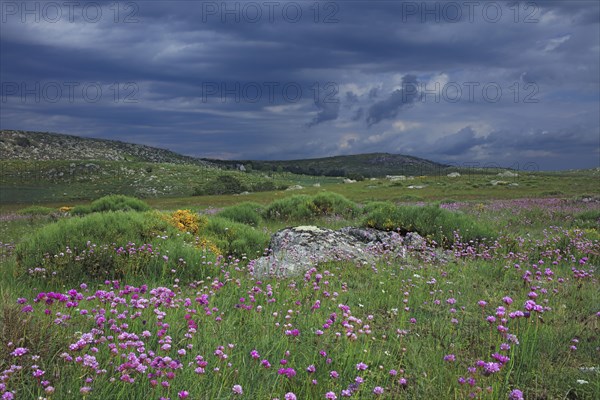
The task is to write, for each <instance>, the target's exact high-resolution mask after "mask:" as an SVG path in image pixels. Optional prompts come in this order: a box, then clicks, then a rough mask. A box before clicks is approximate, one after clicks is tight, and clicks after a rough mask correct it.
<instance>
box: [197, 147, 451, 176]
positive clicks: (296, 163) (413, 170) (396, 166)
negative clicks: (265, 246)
mask: <svg viewBox="0 0 600 400" xmlns="http://www.w3.org/2000/svg"><path fill="white" fill-rule="evenodd" d="M207 161H210V162H212V163H215V164H217V165H222V166H226V167H229V168H236V167H239V166H240V165H244V168H252V169H254V170H260V171H277V170H281V171H287V172H292V173H295V174H305V175H323V176H346V177H348V178H356V177H364V178H370V177H382V176H386V175H432V174H434V173H439V172H440V171H443V170H445V169H446V168H448V167H449V166H448V165H445V164H440V163H436V162H434V161H429V160H426V159H423V158H419V157H412V156H407V155H401V154H389V153H369V154H355V155H347V156H335V157H325V158H314V159H303V160H289V161H254V160H245V161H222V160H209V159H207Z"/></svg>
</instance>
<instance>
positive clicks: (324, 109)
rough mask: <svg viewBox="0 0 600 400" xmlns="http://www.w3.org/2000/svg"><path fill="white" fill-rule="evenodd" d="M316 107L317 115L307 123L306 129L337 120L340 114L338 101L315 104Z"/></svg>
mask: <svg viewBox="0 0 600 400" xmlns="http://www.w3.org/2000/svg"><path fill="white" fill-rule="evenodd" d="M316 106H317V107H318V108H319V110H320V111H319V113H318V114H317V115H316V116H315V117H314V118H313V119H312V121H310V122H309V123H308V125H307V126H308V127H309V128H310V127H313V126H315V125H318V124H320V123H323V122H326V121H332V120H334V119H337V117H338V115H339V113H340V103H339V101H336V102H328V101H321V102H319V103H316Z"/></svg>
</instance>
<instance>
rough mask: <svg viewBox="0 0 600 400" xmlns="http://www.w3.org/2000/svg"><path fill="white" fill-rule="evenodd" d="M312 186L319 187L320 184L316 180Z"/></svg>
mask: <svg viewBox="0 0 600 400" xmlns="http://www.w3.org/2000/svg"><path fill="white" fill-rule="evenodd" d="M313 186H314V187H321V184H320V183H319V182H317V183H315V184H314V185H313Z"/></svg>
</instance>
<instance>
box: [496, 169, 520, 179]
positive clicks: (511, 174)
mask: <svg viewBox="0 0 600 400" xmlns="http://www.w3.org/2000/svg"><path fill="white" fill-rule="evenodd" d="M498 176H499V177H501V178H515V177H517V176H519V174H517V173H516V172H510V171H504V172H500V173H499V174H498Z"/></svg>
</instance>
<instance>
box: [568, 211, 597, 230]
mask: <svg viewBox="0 0 600 400" xmlns="http://www.w3.org/2000/svg"><path fill="white" fill-rule="evenodd" d="M573 225H575V226H577V227H578V228H586V229H594V228H600V210H588V211H583V212H580V213H578V214H575V218H574V221H573Z"/></svg>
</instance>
